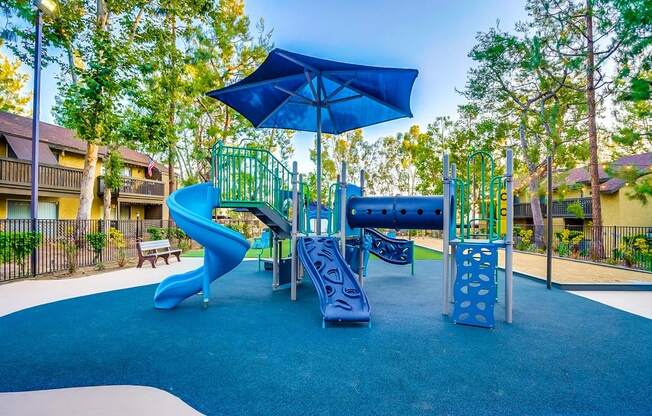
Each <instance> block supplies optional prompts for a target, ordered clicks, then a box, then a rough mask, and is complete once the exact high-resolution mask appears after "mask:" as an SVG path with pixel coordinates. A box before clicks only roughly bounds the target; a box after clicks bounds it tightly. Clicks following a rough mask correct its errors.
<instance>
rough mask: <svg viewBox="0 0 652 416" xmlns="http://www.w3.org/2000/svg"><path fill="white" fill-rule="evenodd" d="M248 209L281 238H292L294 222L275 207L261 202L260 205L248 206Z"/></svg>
mask: <svg viewBox="0 0 652 416" xmlns="http://www.w3.org/2000/svg"><path fill="white" fill-rule="evenodd" d="M247 210H248V211H249V212H251V213H252V214H254V216H256V218H258V219H259V220H260V221H262V222H263V223H264V224H265V225H266V226H268V227H269V228H270V229H271V230H272V231H274V233H275V234H276V235H278V237H279V238H281V239H285V238H290V236H291V233H292V224H290V222H289V221H288V220H287V219H285V218H284V217H282V216H281V215H280V214H279V213H278V212H277V211H276V210H275V209H273V208H271V207H269V206H267V205H265V204H261V205H260V206H255V207H247Z"/></svg>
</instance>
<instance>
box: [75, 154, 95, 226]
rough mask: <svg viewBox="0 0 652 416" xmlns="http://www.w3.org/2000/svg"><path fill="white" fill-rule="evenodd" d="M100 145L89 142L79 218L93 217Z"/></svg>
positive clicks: (82, 180)
mask: <svg viewBox="0 0 652 416" xmlns="http://www.w3.org/2000/svg"><path fill="white" fill-rule="evenodd" d="M99 150H100V146H99V145H98V144H95V143H90V142H89V143H88V148H87V149H86V157H85V158H84V170H83V172H82V178H81V186H80V188H79V209H78V210H77V219H78V220H88V219H90V218H91V208H92V206H93V189H94V185H95V167H96V166H97V155H98V152H99Z"/></svg>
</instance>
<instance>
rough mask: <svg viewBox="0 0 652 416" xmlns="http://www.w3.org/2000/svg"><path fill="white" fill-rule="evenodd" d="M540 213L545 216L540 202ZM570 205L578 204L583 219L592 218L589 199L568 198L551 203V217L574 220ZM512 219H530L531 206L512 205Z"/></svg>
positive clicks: (543, 203)
mask: <svg viewBox="0 0 652 416" xmlns="http://www.w3.org/2000/svg"><path fill="white" fill-rule="evenodd" d="M540 204H541V212H542V213H543V216H544V217H545V216H546V213H547V211H546V206H547V204H546V203H545V202H540ZM572 204H579V205H580V206H581V207H582V214H583V216H584V218H591V217H592V216H593V211H592V206H591V198H570V199H564V200H563V201H553V203H552V216H553V217H561V218H575V217H577V215H576V213H575V212H570V211H569V210H568V206H569V205H572ZM514 218H532V206H531V205H530V203H529V202H527V203H522V204H514Z"/></svg>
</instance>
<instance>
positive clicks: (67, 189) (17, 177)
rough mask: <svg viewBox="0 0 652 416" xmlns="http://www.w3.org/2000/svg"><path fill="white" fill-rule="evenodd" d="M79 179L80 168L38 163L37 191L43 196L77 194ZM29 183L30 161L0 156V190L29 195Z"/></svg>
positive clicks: (80, 176)
mask: <svg viewBox="0 0 652 416" xmlns="http://www.w3.org/2000/svg"><path fill="white" fill-rule="evenodd" d="M81 179H82V170H81V169H74V168H68V167H64V166H57V165H49V164H44V163H41V164H39V181H38V182H39V192H40V194H41V195H43V196H61V194H70V195H79V188H80V186H81ZM31 183H32V162H31V161H29V160H20V159H10V158H0V191H2V190H5V191H6V192H13V193H14V194H19V195H21V194H22V195H29V194H30V193H31Z"/></svg>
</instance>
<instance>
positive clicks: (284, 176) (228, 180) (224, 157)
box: [211, 142, 303, 229]
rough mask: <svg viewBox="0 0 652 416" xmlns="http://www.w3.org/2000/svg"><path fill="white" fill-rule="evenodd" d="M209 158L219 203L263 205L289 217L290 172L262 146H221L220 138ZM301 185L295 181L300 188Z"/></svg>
mask: <svg viewBox="0 0 652 416" xmlns="http://www.w3.org/2000/svg"><path fill="white" fill-rule="evenodd" d="M211 159H212V160H211V173H212V180H213V186H215V187H217V188H218V189H219V190H220V201H221V204H222V206H224V207H230V208H237V207H254V206H260V205H267V206H269V207H271V208H272V209H274V210H275V211H276V212H277V213H278V214H280V215H281V216H282V217H283V218H285V219H286V220H288V221H290V220H291V219H290V206H291V205H292V172H291V171H290V170H289V169H288V168H287V167H286V166H285V165H283V163H281V161H279V160H278V159H277V158H276V157H274V155H273V154H271V153H270V152H269V151H267V150H264V149H256V148H250V147H234V146H225V145H223V144H222V143H221V142H220V143H218V144H216V145H215V146H213V151H212V158H211ZM302 185H303V184H299V186H300V189H302ZM299 205H300V206H301V205H302V204H299ZM300 215H301V213H300ZM299 228H300V229H302V227H301V226H300V227H299Z"/></svg>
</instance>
